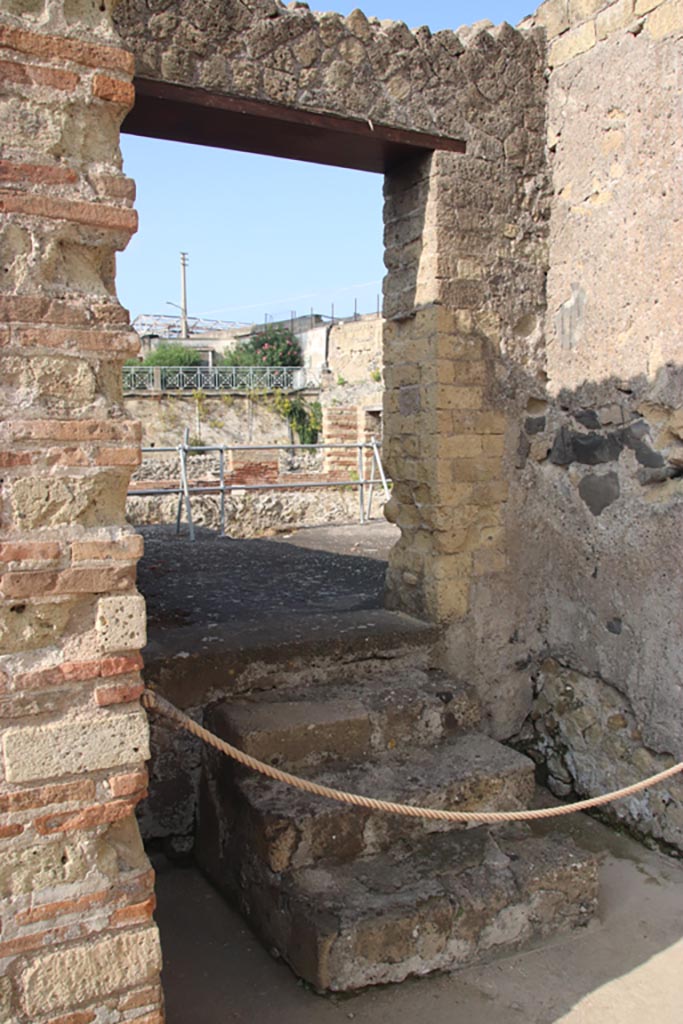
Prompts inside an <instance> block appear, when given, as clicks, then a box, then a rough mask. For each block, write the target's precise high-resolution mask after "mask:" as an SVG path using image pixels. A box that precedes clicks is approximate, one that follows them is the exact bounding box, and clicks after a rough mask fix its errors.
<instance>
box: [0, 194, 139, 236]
mask: <svg viewBox="0 0 683 1024" xmlns="http://www.w3.org/2000/svg"><path fill="white" fill-rule="evenodd" d="M0 213H18V214H24V215H25V216H27V217H45V218H47V219H48V220H66V221H69V222H70V223H72V224H83V225H84V226H85V227H91V228H101V229H102V230H106V231H125V232H127V233H130V234H134V232H136V231H137V229H138V215H137V213H136V212H135V210H129V209H127V208H121V207H120V206H108V205H106V204H105V203H84V202H80V201H77V200H75V199H55V198H51V197H49V196H36V195H27V194H21V195H3V196H0Z"/></svg>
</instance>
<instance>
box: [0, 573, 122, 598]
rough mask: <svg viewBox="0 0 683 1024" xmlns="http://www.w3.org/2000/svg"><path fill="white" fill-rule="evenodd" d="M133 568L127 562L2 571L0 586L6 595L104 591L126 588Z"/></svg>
mask: <svg viewBox="0 0 683 1024" xmlns="http://www.w3.org/2000/svg"><path fill="white" fill-rule="evenodd" d="M134 579H135V570H134V569H132V568H129V567H128V566H117V567H116V568H112V569H65V570H64V571H63V572H41V571H37V572H30V571H24V572H6V573H5V574H4V576H3V577H2V579H1V580H0V590H1V591H2V593H3V594H4V595H5V596H6V597H42V596H44V595H45V594H106V593H107V592H108V591H122V590H129V589H130V588H131V587H132V586H133V583H134Z"/></svg>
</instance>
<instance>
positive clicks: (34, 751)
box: [3, 709, 149, 782]
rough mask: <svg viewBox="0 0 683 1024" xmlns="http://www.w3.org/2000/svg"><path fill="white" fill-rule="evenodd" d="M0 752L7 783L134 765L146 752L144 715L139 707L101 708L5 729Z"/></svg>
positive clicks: (142, 759)
mask: <svg viewBox="0 0 683 1024" xmlns="http://www.w3.org/2000/svg"><path fill="white" fill-rule="evenodd" d="M3 756H4V763H5V773H6V777H7V779H8V781H9V782H26V781H28V780H31V779H49V778H59V777H60V776H63V775H71V774H75V773H77V772H93V771H99V770H100V769H102V768H114V767H118V766H119V765H124V764H134V763H136V762H138V761H144V760H147V758H148V757H149V743H148V726H147V717H146V715H145V713H144V711H142V709H139V710H134V711H129V710H126V711H118V710H116V711H109V710H103V711H101V712H100V713H99V714H97V715H91V716H89V717H88V718H85V717H84V718H80V719H72V720H65V721H57V722H50V723H48V724H45V725H38V726H24V727H17V728H13V729H8V730H7V732H6V733H5V734H4V736H3Z"/></svg>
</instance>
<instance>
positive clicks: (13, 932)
mask: <svg viewBox="0 0 683 1024" xmlns="http://www.w3.org/2000/svg"><path fill="white" fill-rule="evenodd" d="M76 6H79V5H76ZM89 6H90V7H91V8H92V10H88V11H87V12H86V10H85V8H86V5H80V6H79V11H78V13H75V8H74V5H73V4H70V3H62V2H56V0H47V2H36V3H19V2H16V0H12V2H10V3H7V4H3V5H2V10H3V13H2V14H0V77H1V78H2V82H3V92H2V97H1V98H0V136H1V137H2V140H3V147H2V160H0V222H1V226H0V264H1V266H2V270H3V273H2V280H1V281H0V323H1V325H2V326H0V371H1V372H0V382H1V383H0V404H1V405H2V409H3V417H2V422H0V466H1V468H2V473H1V474H0V476H2V484H1V506H0V509H1V510H0V573H1V575H0V750H1V758H0V846H1V847H2V850H1V852H0V907H1V909H0V917H1V918H2V932H1V934H0V974H1V975H2V984H1V985H0V1019H2V1021H8V1022H9V1021H12V1022H16V1024H29V1022H31V1024H33V1022H35V1024H38V1022H40V1024H43V1022H44V1024H48V1022H53V1024H54V1022H56V1021H58V1020H59V1021H62V1022H66V1021H69V1022H70V1024H90V1022H91V1021H94V1020H97V1021H98V1022H100V1024H118V1022H121V1021H124V1020H125V1021H133V1020H137V1021H142V1020H146V1021H148V1022H149V1024H152V1022H153V1021H156V1022H158V1024H160V1022H161V1020H162V1017H161V992H160V986H159V970H160V952H159V943H158V937H157V933H156V928H155V926H154V925H153V923H152V921H151V917H152V912H153V906H154V903H153V885H154V879H153V873H152V871H151V869H150V867H149V863H148V861H147V858H146V856H145V854H144V851H143V849H142V846H141V842H140V838H139V832H138V829H137V824H136V822H135V807H136V805H137V804H138V802H139V801H140V800H141V799H142V797H143V796H144V795H145V792H146V787H147V775H146V771H145V766H144V762H145V759H146V758H147V756H148V727H147V720H146V716H145V714H144V712H143V711H142V709H141V708H140V706H139V696H140V692H141V689H142V684H141V678H140V668H141V665H142V661H141V658H140V655H139V653H138V652H139V648H140V647H141V645H142V644H143V643H144V641H145V614H144V601H143V599H142V597H141V596H140V595H139V594H137V592H136V590H135V565H136V562H137V560H138V558H139V557H140V554H141V552H142V547H141V540H140V538H138V537H137V536H136V535H135V534H134V533H133V532H132V530H131V529H130V527H128V526H127V525H126V523H125V518H124V502H125V494H126V490H127V486H128V479H129V476H130V473H131V471H132V469H134V468H135V466H137V465H138V463H139V457H140V454H139V444H140V428H139V425H138V424H135V423H134V422H131V421H129V420H128V419H126V417H125V413H124V410H123V406H122V395H121V381H120V378H121V364H122V362H123V360H124V359H125V358H127V357H128V356H130V355H133V354H135V352H136V351H137V348H138V344H139V342H138V339H137V336H136V335H135V334H134V332H132V331H131V329H130V327H129V324H128V314H127V313H126V311H125V310H124V309H122V308H121V306H120V305H119V304H118V302H117V300H116V292H115V287H114V269H115V252H116V250H120V249H122V248H123V247H124V246H125V245H126V243H127V242H128V239H129V237H130V235H131V234H132V232H134V231H135V230H136V228H137V215H136V213H135V211H134V210H133V208H132V207H133V201H134V198H135V189H134V185H133V183H132V182H131V181H129V180H128V179H127V178H125V177H124V175H123V174H122V172H121V157H120V152H119V126H120V123H121V120H122V118H123V117H124V115H125V113H126V112H127V110H128V109H129V107H130V106H131V104H132V102H133V86H132V75H133V70H134V60H133V58H132V56H131V55H130V54H129V53H128V52H126V50H125V49H123V48H122V47H121V45H120V42H119V41H118V39H117V38H116V35H115V34H114V32H113V31H112V29H111V26H110V24H109V22H108V16H107V14H106V13H104V12H100V11H99V10H98V9H97V7H98V5H89ZM102 7H104V5H102Z"/></svg>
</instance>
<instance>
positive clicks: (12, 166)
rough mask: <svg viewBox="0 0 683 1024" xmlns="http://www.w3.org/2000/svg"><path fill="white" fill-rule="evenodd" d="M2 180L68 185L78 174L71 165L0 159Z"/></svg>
mask: <svg viewBox="0 0 683 1024" xmlns="http://www.w3.org/2000/svg"><path fill="white" fill-rule="evenodd" d="M0 77H2V63H1V62H0ZM2 181H19V182H26V183H27V184H31V185H42V184H49V185H60V184H64V185H69V184H73V183H74V182H76V181H78V175H77V174H76V172H75V171H74V170H72V168H71V167H64V166H62V165H61V164H17V163H13V162H12V161H11V160H0V182H2Z"/></svg>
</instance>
